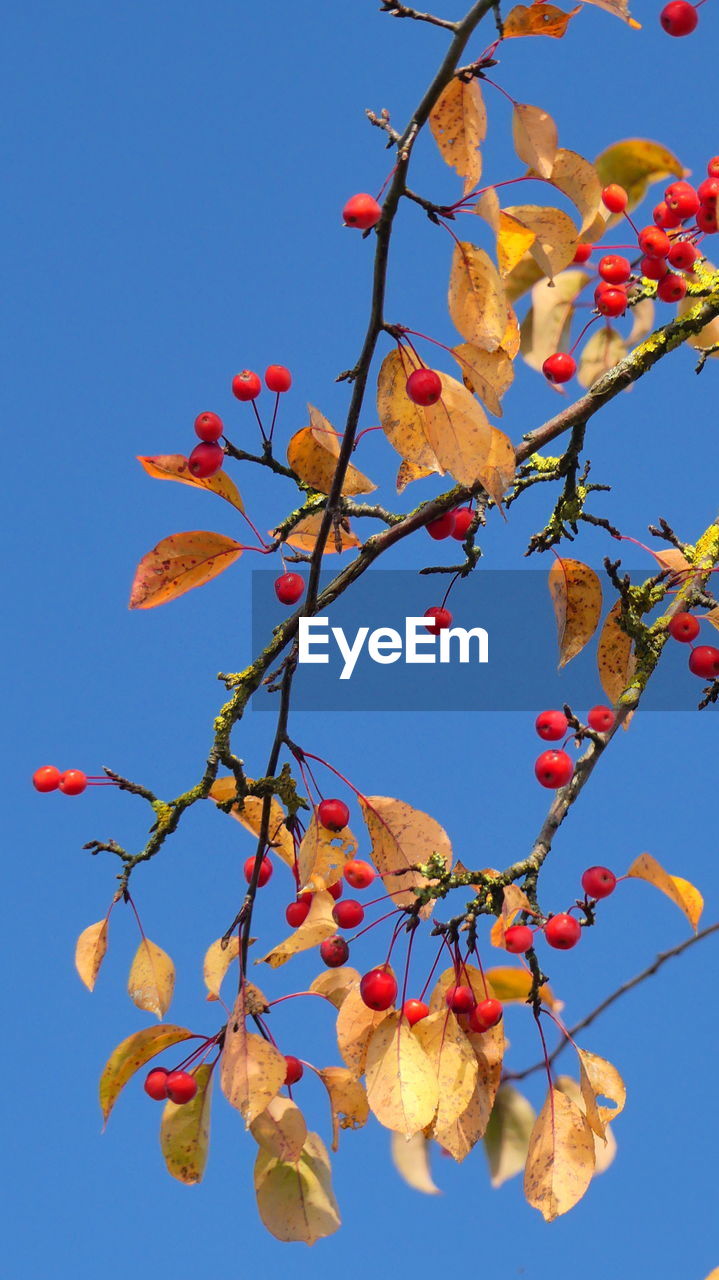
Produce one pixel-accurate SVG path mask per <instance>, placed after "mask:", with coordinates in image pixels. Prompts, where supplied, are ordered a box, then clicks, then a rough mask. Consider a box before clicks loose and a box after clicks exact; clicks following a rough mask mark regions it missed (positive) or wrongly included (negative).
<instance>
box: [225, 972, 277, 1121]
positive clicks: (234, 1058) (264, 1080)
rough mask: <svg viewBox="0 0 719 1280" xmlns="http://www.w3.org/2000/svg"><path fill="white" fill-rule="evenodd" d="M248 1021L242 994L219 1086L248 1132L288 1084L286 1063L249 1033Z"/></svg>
mask: <svg viewBox="0 0 719 1280" xmlns="http://www.w3.org/2000/svg"><path fill="white" fill-rule="evenodd" d="M246 1017H247V1001H246V998H245V995H244V993H243V992H240V994H239V995H238V997H237V1000H236V1002H235V1007H234V1009H233V1011H232V1013H231V1014H230V1017H229V1019H228V1022H227V1031H226V1033H225V1045H224V1049H223V1051H222V1059H221V1061H220V1068H221V1073H220V1084H221V1086H222V1092H223V1093H224V1095H225V1097H226V1098H227V1101H228V1102H229V1103H230V1105H231V1106H233V1107H236V1108H237V1110H238V1111H240V1112H241V1113H242V1115H243V1117H244V1119H245V1124H246V1125H247V1127H248V1128H249V1126H250V1125H251V1124H252V1121H253V1120H255V1119H256V1118H257V1116H259V1115H260V1114H261V1113H262V1112H263V1111H264V1109H265V1107H266V1106H267V1105H268V1103H270V1102H271V1101H272V1099H273V1098H274V1097H276V1095H277V1094H278V1093H279V1091H280V1089H281V1088H282V1086H283V1084H284V1083H285V1075H286V1074H287V1063H286V1062H285V1059H284V1056H283V1055H282V1054H281V1053H280V1051H279V1049H276V1048H275V1046H274V1045H273V1044H270V1042H269V1040H265V1039H264V1037H263V1036H258V1035H255V1034H254V1033H253V1032H248V1030H247V1027H246V1025H245V1019H246Z"/></svg>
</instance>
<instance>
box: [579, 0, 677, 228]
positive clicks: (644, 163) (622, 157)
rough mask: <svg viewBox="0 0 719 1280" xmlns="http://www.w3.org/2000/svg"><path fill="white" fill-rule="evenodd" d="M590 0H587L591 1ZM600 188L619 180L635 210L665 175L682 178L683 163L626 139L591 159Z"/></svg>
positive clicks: (643, 143)
mask: <svg viewBox="0 0 719 1280" xmlns="http://www.w3.org/2000/svg"><path fill="white" fill-rule="evenodd" d="M591 2H592V0H590V3H591ZM594 165H595V168H596V170H597V175H598V177H599V181H600V182H601V184H602V186H603V187H606V186H608V185H609V183H611V182H618V183H619V185H620V186H621V187H624V189H625V191H626V193H627V195H628V196H629V203H628V205H627V208H628V209H629V210H632V209H635V208H636V206H637V205H638V204H640V203H641V201H642V200H643V199H644V196H645V194H646V191H647V187H649V186H650V184H651V183H654V182H662V181H664V179H665V178H670V177H674V178H683V177H684V173H685V170H684V166H683V164H682V163H681V161H680V160H679V159H677V157H676V156H675V155H673V154H672V152H671V151H668V150H667V148H666V147H663V146H662V145H661V143H659V142H651V141H650V140H649V139H648V138H627V139H626V140H625V141H624V142H615V143H614V145H613V146H611V147H607V149H606V151H602V153H601V155H598V156H597V158H596V160H595V161H594Z"/></svg>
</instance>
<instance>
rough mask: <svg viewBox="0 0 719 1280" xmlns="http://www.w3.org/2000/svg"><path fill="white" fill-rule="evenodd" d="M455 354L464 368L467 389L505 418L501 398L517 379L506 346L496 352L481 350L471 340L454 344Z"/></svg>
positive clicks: (460, 365) (453, 353) (463, 378)
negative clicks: (505, 349) (504, 348)
mask: <svg viewBox="0 0 719 1280" xmlns="http://www.w3.org/2000/svg"><path fill="white" fill-rule="evenodd" d="M452 355H453V356H454V358H455V360H456V361H457V364H458V365H459V367H460V369H461V370H462V381H463V383H464V385H465V387H466V388H467V390H468V391H473V392H474V394H475V395H477V396H479V398H480V400H481V401H482V402H483V403H484V404H485V405H486V407H487V408H488V409H489V412H490V413H494V414H496V416H497V417H498V418H501V416H502V405H501V403H500V401H501V398H502V396H503V395H504V393H505V392H506V391H507V390H508V388H509V387H511V385H512V382H513V381H514V368H513V366H512V360H511V357H510V356H509V355H508V354H507V352H506V351H504V350H503V349H502V347H498V349H497V350H496V351H480V349H479V347H473V346H472V344H471V343H470V342H460V343H459V345H458V346H456V347H453V348H452Z"/></svg>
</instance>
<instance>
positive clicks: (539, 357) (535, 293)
mask: <svg viewBox="0 0 719 1280" xmlns="http://www.w3.org/2000/svg"><path fill="white" fill-rule="evenodd" d="M588 280H589V276H588V275H587V274H586V273H585V272H584V271H563V272H562V274H561V275H559V276H557V277H556V279H555V281H554V285H553V286H552V285H550V284H549V281H548V280H544V279H542V280H539V281H537V283H536V284H534V285H533V286H532V307H531V310H530V311H529V313H528V315H527V316H526V317H525V319H524V321H523V322H522V357H523V359H524V360H526V362H527V364H528V365H530V366H531V368H532V369H541V367H542V365H543V364H544V361H545V360H546V358H547V356H550V355H551V354H552V353H553V352H554V351H561V350H562V344H563V342H564V339H565V337H566V335H567V334H568V332H569V329H570V327H571V324H572V317H573V315H574V303H575V299H576V297H577V295H578V294H579V293H581V291H582V289H583V288H584V286H585V284H586V283H587V281H588Z"/></svg>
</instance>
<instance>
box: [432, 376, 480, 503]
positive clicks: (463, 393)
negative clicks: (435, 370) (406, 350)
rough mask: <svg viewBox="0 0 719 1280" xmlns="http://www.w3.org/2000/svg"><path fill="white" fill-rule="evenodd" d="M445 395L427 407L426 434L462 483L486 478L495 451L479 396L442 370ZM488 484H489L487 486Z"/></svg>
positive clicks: (443, 461)
mask: <svg viewBox="0 0 719 1280" xmlns="http://www.w3.org/2000/svg"><path fill="white" fill-rule="evenodd" d="M440 378H441V381H442V398H441V400H439V401H438V402H437V404H434V405H431V406H430V407H429V408H428V409H425V411H424V412H425V414H426V422H427V435H428V437H429V440H430V443H431V445H432V448H433V450H434V452H435V455H436V457H437V460H438V462H439V463H440V465H441V466H442V468H443V469H444V470H445V471H449V472H450V474H451V475H452V476H453V477H454V479H455V480H456V481H457V482H458V483H459V484H466V485H472V484H476V482H477V481H478V480H479V481H480V482H481V483H482V484H484V483H485V479H487V481H488V484H489V485H490V486H491V485H492V483H493V480H494V474H493V471H492V470H491V469H490V470H489V474H488V468H489V464H490V454H491V452H492V439H493V437H492V431H493V428H492V427H491V426H490V423H489V420H488V418H487V415H486V414H485V412H484V409H483V408H482V406H481V404H480V403H479V401H478V400H475V398H474V396H473V395H472V394H471V392H469V391H468V390H467V388H466V387H464V386H463V385H462V383H461V382H457V381H456V379H455V378H450V377H448V376H447V374H446V373H442V374H440ZM485 487H486V486H485Z"/></svg>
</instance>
